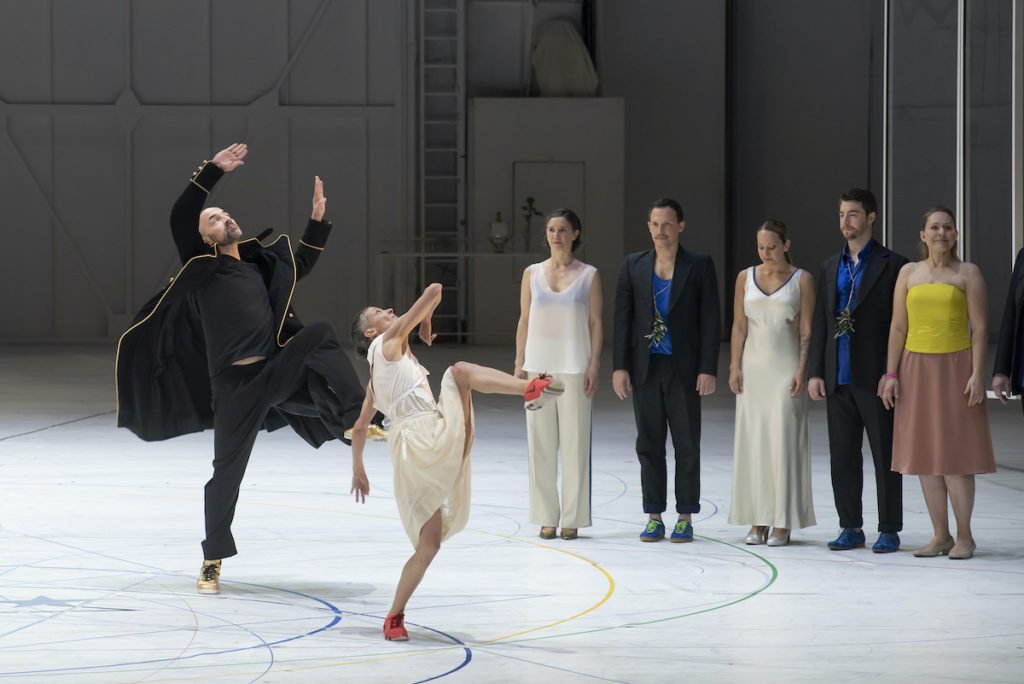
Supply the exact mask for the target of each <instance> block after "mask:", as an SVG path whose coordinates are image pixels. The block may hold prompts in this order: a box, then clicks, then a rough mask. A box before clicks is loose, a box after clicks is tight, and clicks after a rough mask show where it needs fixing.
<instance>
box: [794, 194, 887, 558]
mask: <svg viewBox="0 0 1024 684" xmlns="http://www.w3.org/2000/svg"><path fill="white" fill-rule="evenodd" d="M877 212H878V203H877V202H876V201H875V196H874V195H873V194H871V192H870V191H869V190H863V189H861V188H852V189H850V190H848V191H847V192H845V193H844V194H843V195H842V197H841V198H840V201H839V230H840V231H841V232H842V234H843V237H844V238H845V239H846V246H845V247H844V248H843V251H842V252H840V253H839V254H836V255H835V256H833V257H831V258H829V259H828V260H827V261H825V263H824V264H822V267H821V274H820V276H819V278H818V300H817V304H816V306H815V311H814V329H813V331H812V333H811V349H810V360H809V364H808V376H809V378H810V380H808V382H807V390H808V392H809V394H810V395H811V398H812V399H814V400H819V401H820V400H821V399H825V398H826V397H827V402H826V412H827V415H828V441H829V450H830V451H831V461H832V492H833V494H834V496H835V503H836V510H837V511H838V513H839V525H840V527H842V528H843V529H842V531H841V532H840V533H839V536H838V537H837V538H836V539H834V540H832V541H830V542H829V543H828V547H829V548H830V549H832V550H833V551H845V550H848V549H852V548H858V547H863V546H864V544H865V537H864V530H863V525H864V518H863V509H862V502H861V496H862V493H863V489H864V456H863V454H862V452H861V447H862V445H863V443H864V432H865V430H866V431H867V433H868V442H869V443H870V444H871V455H872V457H873V458H874V461H875V486H876V488H877V492H878V531H879V535H878V541H876V542H875V544H874V545H873V546H872V550H873V551H875V552H876V553H890V552H893V551H898V550H899V548H900V538H899V534H897V533H898V532H899V531H900V530H902V529H903V480H902V476H901V475H900V474H899V473H894V472H892V468H891V466H892V412H890V411H887V410H886V409H885V407H884V406H883V405H882V400H881V399H879V398H878V387H879V383H880V382H881V380H882V377H883V375H884V374H885V368H886V366H885V363H886V351H887V345H888V341H889V324H890V322H891V319H892V300H893V290H894V289H895V287H896V278H897V276H898V275H899V272H900V268H902V267H903V265H904V264H905V263H907V260H906V259H905V258H904V257H902V256H900V255H899V254H896V253H895V252H891V251H889V250H888V249H886V248H885V247H883V246H882V245H881V244H879V243H878V242H876V241H875V239H874V238H873V237H872V234H871V230H872V225H873V224H874V222H875V217H876V215H877Z"/></svg>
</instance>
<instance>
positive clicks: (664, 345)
mask: <svg viewBox="0 0 1024 684" xmlns="http://www.w3.org/2000/svg"><path fill="white" fill-rule="evenodd" d="M651 277H652V278H654V280H653V281H652V285H653V287H654V306H655V308H656V309H657V311H658V313H659V314H661V318H662V319H663V320H665V321H668V300H669V298H670V297H671V295H672V279H671V278H669V279H668V280H662V279H661V278H659V277H658V276H657V275H652V276H651ZM665 325H666V326H667V325H668V323H666V324H665ZM650 352H651V353H652V354H669V355H671V354H672V335H671V334H670V333H669V331H668V329H667V328H666V329H665V337H663V338H662V339H661V342H659V343H658V344H653V345H651V346H650Z"/></svg>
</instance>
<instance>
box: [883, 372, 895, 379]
mask: <svg viewBox="0 0 1024 684" xmlns="http://www.w3.org/2000/svg"><path fill="white" fill-rule="evenodd" d="M883 377H886V378H892V379H893V380H899V376H898V375H896V374H895V373H886V374H885V375H884V376H883Z"/></svg>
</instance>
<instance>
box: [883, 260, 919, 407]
mask: <svg viewBox="0 0 1024 684" xmlns="http://www.w3.org/2000/svg"><path fill="white" fill-rule="evenodd" d="M913 269H914V264H912V263H910V264H906V265H904V266H903V268H901V269H900V274H899V277H898V278H896V289H895V290H894V291H893V295H892V322H891V323H890V324H889V347H888V354H887V356H886V364H885V375H884V376H883V377H882V378H881V379H880V380H879V381H878V396H879V397H881V399H882V404H883V405H884V406H885V408H887V409H891V408H892V407H893V406H895V405H896V400H897V399H899V396H900V386H899V378H898V377H897V374H898V373H899V370H900V361H902V360H903V348H904V347H905V346H906V343H907V280H908V279H909V277H910V273H911V272H912V271H913Z"/></svg>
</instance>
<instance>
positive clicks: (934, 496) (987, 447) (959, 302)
mask: <svg viewBox="0 0 1024 684" xmlns="http://www.w3.org/2000/svg"><path fill="white" fill-rule="evenodd" d="M921 243H922V252H923V254H924V258H923V259H922V260H921V261H917V262H912V263H909V264H907V265H906V266H904V267H903V269H902V270H901V271H900V275H899V279H898V280H897V281H896V292H895V295H894V300H893V312H892V325H891V326H890V329H889V358H888V364H887V369H886V370H887V372H886V373H885V375H884V376H883V377H882V379H881V380H880V381H879V383H878V395H879V396H880V397H881V398H882V402H883V403H884V404H885V406H886V408H893V407H894V406H895V409H896V415H895V417H894V425H893V448H892V469H893V470H895V471H897V472H900V473H903V474H905V475H918V476H919V477H920V479H921V490H922V491H923V492H924V499H925V503H926V504H927V506H928V515H929V516H930V517H931V521H932V527H933V528H934V537H933V538H932V540H931V541H930V542H929V543H928V544H927V545H925V546H924V547H922V548H920V549H918V550H916V551H914V555H915V556H918V557H933V556H940V555H944V554H949V557H950V558H952V559H966V558H970V557H971V556H973V555H974V549H975V543H974V537H973V535H972V534H971V513H972V511H973V510H974V475H975V474H977V473H991V472H994V471H995V458H994V455H993V453H992V433H991V431H990V430H989V424H988V413H987V412H986V410H985V387H984V384H983V382H982V378H983V377H984V371H983V370H982V367H983V365H984V363H985V348H986V345H987V344H988V332H987V320H986V312H987V310H988V309H987V303H986V295H985V281H984V279H983V278H982V277H981V272H980V271H979V270H978V267H977V266H975V265H974V264H972V263H969V262H966V261H961V260H960V259H959V257H958V256H957V229H956V224H955V220H954V218H953V213H952V212H951V211H950V210H949V209H946V208H945V207H936V208H934V209H932V210H931V211H929V212H928V213H927V214H925V215H924V227H923V228H922V230H921ZM947 501H948V502H952V504H953V515H954V516H955V517H956V526H957V531H956V540H955V541H954V540H953V537H952V535H951V534H950V531H949V514H948V512H947V511H948V503H947Z"/></svg>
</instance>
